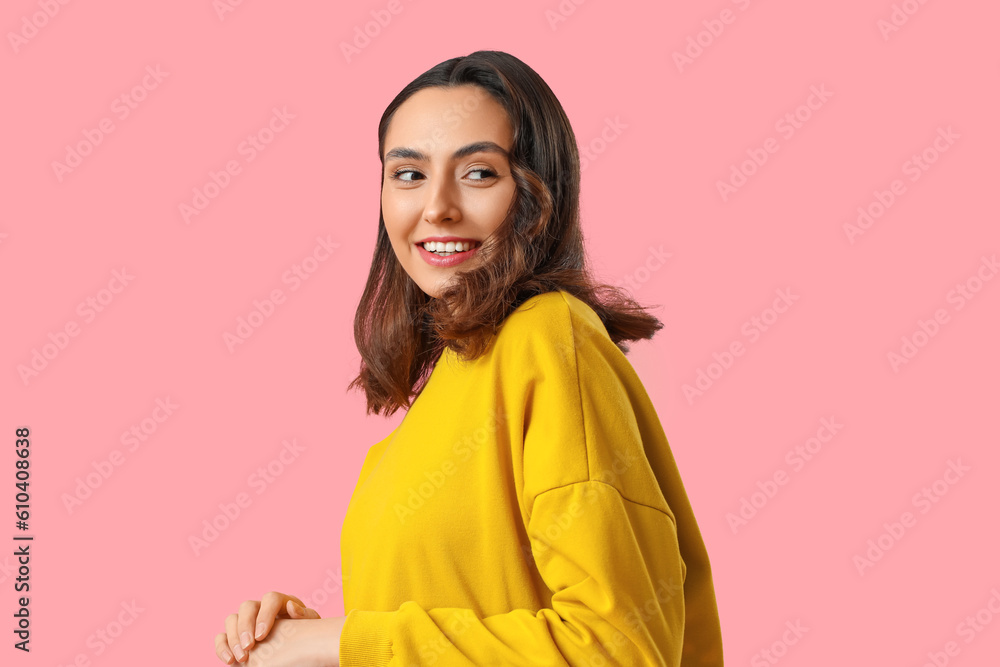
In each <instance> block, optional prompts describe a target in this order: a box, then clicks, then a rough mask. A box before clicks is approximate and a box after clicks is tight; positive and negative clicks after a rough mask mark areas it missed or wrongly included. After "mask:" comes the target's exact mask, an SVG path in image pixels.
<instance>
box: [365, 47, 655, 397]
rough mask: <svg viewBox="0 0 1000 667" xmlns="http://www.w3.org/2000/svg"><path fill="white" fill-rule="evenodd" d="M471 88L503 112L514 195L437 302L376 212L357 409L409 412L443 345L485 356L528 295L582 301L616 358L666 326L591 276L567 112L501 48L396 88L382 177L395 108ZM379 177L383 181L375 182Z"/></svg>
mask: <svg viewBox="0 0 1000 667" xmlns="http://www.w3.org/2000/svg"><path fill="white" fill-rule="evenodd" d="M462 85H473V86H478V87H480V88H482V89H483V90H485V91H486V92H487V93H489V94H490V95H491V96H492V97H493V98H494V99H495V100H496V101H497V102H499V103H500V105H501V106H502V107H503V108H504V109H505V110H506V112H507V116H508V118H509V120H510V123H511V127H512V129H513V137H514V143H513V146H512V147H511V151H510V167H511V175H512V177H513V179H514V182H515V184H516V190H515V195H514V199H513V201H512V203H511V207H510V209H509V210H508V211H507V215H506V217H505V218H504V220H503V221H502V222H501V224H500V226H499V227H498V228H497V229H496V231H495V232H494V233H493V234H491V235H490V237H488V238H487V239H484V240H483V242H482V245H481V246H480V247H479V250H478V251H477V255H478V257H479V260H480V261H479V262H477V265H476V266H475V267H474V268H472V269H469V270H466V271H456V272H455V274H454V276H453V278H454V279H453V280H451V281H449V282H448V283H447V286H446V287H445V288H444V289H443V290H442V292H441V294H440V295H439V298H432V297H430V296H428V295H427V294H426V293H425V292H424V291H423V290H421V289H420V287H419V286H418V285H417V284H416V283H415V282H414V281H413V279H412V278H410V276H409V274H407V273H406V271H405V270H404V269H403V267H402V265H401V264H400V263H399V261H398V259H397V258H396V255H395V252H394V251H393V249H392V245H391V242H390V240H389V235H388V233H387V232H386V228H385V219H384V218H383V216H382V211H381V207H380V209H379V221H378V236H377V239H376V242H375V251H374V253H373V255H372V263H371V268H370V270H369V272H368V280H367V282H366V283H365V288H364V292H363V294H362V295H361V301H360V302H359V304H358V309H357V312H356V314H355V317H354V340H355V342H356V343H357V346H358V351H359V352H360V353H361V368H360V372H359V373H358V376H357V377H356V378H354V380H352V381H351V383H350V384H349V385H348V387H347V390H348V391H350V390H351V389H353V388H360V389H362V390H363V391H364V393H365V396H366V399H367V409H366V414H370V413H373V412H374V413H384V414H385V415H386V416H389V415H391V414H393V413H394V412H395V411H396V410H398V409H399V408H401V407H406V408H407V409H408V408H409V406H410V405H411V404H412V401H413V400H416V397H417V396H418V395H419V394H420V391H421V390H422V389H423V387H424V385H425V384H426V382H427V379H428V378H429V376H430V372H431V371H432V370H433V367H434V364H435V363H436V361H437V359H438V358H439V356H440V354H441V353H442V352H443V351H444V348H445V347H446V346H447V347H450V348H451V349H452V350H454V351H455V352H457V353H458V354H459V355H461V356H462V357H463V358H466V359H475V358H477V357H479V356H480V355H482V354H483V353H484V352H485V351H486V350H487V348H488V347H489V343H490V341H491V339H492V337H493V336H494V335H495V334H496V332H497V330H498V329H499V327H500V325H501V323H502V322H503V321H504V319H505V318H506V317H507V315H509V314H510V313H511V312H513V311H514V310H515V309H516V308H517V307H518V306H519V305H520V304H521V303H523V302H524V301H525V300H527V299H529V298H531V297H532V296H535V295H537V294H542V293H545V292H551V291H556V290H564V291H566V292H568V293H570V294H572V295H574V296H576V297H577V298H579V299H580V300H582V301H584V302H585V303H587V304H588V305H589V306H590V307H591V308H593V310H594V312H595V313H596V314H597V315H598V317H600V319H601V321H602V322H603V323H604V327H605V328H606V329H607V332H608V335H609V336H610V337H611V340H612V341H614V343H615V345H617V346H618V348H619V349H620V350H621V351H622V352H623V353H626V354H627V353H628V346H627V345H625V344H624V343H625V342H626V341H635V340H639V339H650V338H652V337H653V335H654V334H655V333H656V332H657V331H659V330H660V329H661V328H663V324H662V323H661V322H660V321H659V320H658V319H657V318H656V317H654V316H652V315H650V314H649V313H647V312H645V307H643V306H640V305H639V304H638V303H637V302H636V301H635V300H634V299H632V298H631V297H630V296H628V294H627V293H626V292H625V291H624V290H622V289H620V288H618V287H615V286H612V285H608V284H605V283H598V282H596V281H595V280H594V279H593V278H592V277H591V270H590V264H589V261H588V259H587V257H586V254H585V252H584V247H583V233H582V231H581V229H580V157H579V153H578V151H577V143H576V137H575V135H574V133H573V128H572V127H571V126H570V122H569V119H568V118H567V117H566V113H565V111H564V110H563V108H562V105H561V104H560V103H559V100H558V99H557V98H556V96H555V94H554V93H553V92H552V90H551V89H550V88H549V86H548V85H547V84H546V83H545V81H544V80H543V79H542V78H541V77H540V76H539V75H538V74H537V73H536V72H535V71H534V70H533V69H531V68H530V67H528V65H526V64H525V63H523V62H522V61H521V60H519V59H517V58H515V57H514V56H512V55H510V54H508V53H505V52H503V51H476V52H475V53H471V54H469V55H467V56H462V57H457V58H451V59H449V60H446V61H444V62H442V63H440V64H438V65H436V66H434V67H432V68H431V69H429V70H427V71H426V72H424V73H423V74H421V75H420V76H418V77H417V78H416V79H414V80H413V81H412V82H411V83H409V84H408V85H407V86H406V87H405V88H403V90H402V91H400V92H399V94H398V95H396V97H395V99H393V100H392V102H391V103H390V104H389V106H388V107H387V108H386V110H385V112H384V113H383V114H382V119H381V121H379V126H378V150H379V161H380V162H382V170H381V171H382V173H380V176H379V177H380V179H384V175H383V174H384V168H385V164H384V157H383V156H384V154H385V136H386V133H387V131H388V128H389V123H390V122H391V121H392V118H393V115H394V114H395V112H396V110H397V109H398V108H399V107H400V105H402V104H403V102H405V101H406V100H407V99H408V98H409V97H410V96H411V95H413V94H414V93H415V92H417V91H418V90H422V89H424V88H428V87H431V86H440V87H443V88H452V87H455V86H462ZM383 184H384V180H383Z"/></svg>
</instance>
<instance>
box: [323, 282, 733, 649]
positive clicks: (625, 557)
mask: <svg viewBox="0 0 1000 667" xmlns="http://www.w3.org/2000/svg"><path fill="white" fill-rule="evenodd" d="M341 563H342V568H343V588H344V609H345V610H346V612H347V620H346V621H345V624H344V627H343V632H342V634H341V639H340V664H341V665H343V667H355V666H362V665H363V666H365V667H369V666H370V667H381V666H383V665H386V666H390V667H410V666H411V665H440V666H447V667H450V666H452V665H477V666H478V665H574V666H576V665H580V666H583V665H586V666H587V667H600V666H602V665H671V666H676V665H683V666H684V667H696V666H697V667H709V666H711V667H716V666H721V665H722V638H721V632H720V627H719V616H718V611H717V607H716V600H715V589H714V586H713V583H712V574H711V568H710V565H709V559H708V554H707V552H706V550H705V545H704V542H703V541H702V537H701V533H700V531H699V530H698V525H697V523H696V521H695V517H694V514H693V512H692V509H691V505H690V503H689V501H688V498H687V495H686V493H685V490H684V486H683V484H682V483H681V478H680V475H679V473H678V470H677V466H676V464H675V462H674V458H673V455H672V453H671V451H670V447H669V445H668V444H667V438H666V436H665V435H664V432H663V428H662V426H661V425H660V421H659V419H658V417H657V415H656V411H655V409H654V407H653V404H652V402H651V401H650V399H649V396H648V395H647V394H646V391H645V389H644V388H643V386H642V383H641V382H640V380H639V378H638V376H637V375H636V373H635V370H634V369H633V368H632V366H631V364H630V363H629V362H628V361H627V359H626V357H625V355H624V354H622V352H621V351H620V350H619V349H618V348H617V347H616V346H615V345H614V343H613V342H612V341H611V339H610V338H609V337H608V334H607V330H606V329H605V328H604V325H603V324H602V323H601V320H600V318H598V316H597V314H596V313H595V312H594V311H593V309H591V308H590V307H589V306H588V305H587V304H586V303H585V302H583V301H581V300H580V299H577V298H576V297H574V296H573V295H571V294H569V293H568V292H564V291H557V292H548V293H546V294H540V295H536V296H534V297H531V298H530V299H528V300H527V301H525V302H524V303H522V304H521V306H520V307H518V308H517V309H516V310H515V311H514V312H512V313H511V314H510V315H509V316H508V317H507V318H506V319H505V320H504V322H503V323H502V325H501V326H500V328H499V330H498V332H497V333H496V335H495V336H494V337H493V339H492V341H491V344H490V348H489V349H488V351H487V352H486V354H485V355H484V356H482V357H480V358H479V359H476V360H474V361H466V360H463V359H462V358H461V357H459V355H458V354H457V353H454V352H452V351H451V350H448V349H445V351H444V352H443V353H442V354H441V356H440V357H439V358H438V360H437V362H436V363H435V366H434V369H433V371H432V373H431V376H430V378H429V379H428V381H427V384H426V385H425V386H424V388H423V390H422V391H421V393H420V394H419V395H418V396H417V398H416V400H415V401H414V402H413V404H412V405H411V406H410V408H409V410H408V412H407V413H406V415H405V416H404V418H403V420H402V422H400V424H399V426H397V427H396V428H395V429H394V430H393V431H392V432H391V433H390V434H389V435H388V436H386V438H385V439H383V440H381V441H380V442H378V443H376V444H375V445H373V446H372V447H371V448H370V449H369V450H368V454H367V456H366V457H365V461H364V463H363V465H362V467H361V473H360V477H359V479H358V483H357V485H356V486H355V489H354V493H353V494H352V496H351V500H350V504H349V506H348V509H347V514H346V516H345V518H344V525H343V530H342V533H341Z"/></svg>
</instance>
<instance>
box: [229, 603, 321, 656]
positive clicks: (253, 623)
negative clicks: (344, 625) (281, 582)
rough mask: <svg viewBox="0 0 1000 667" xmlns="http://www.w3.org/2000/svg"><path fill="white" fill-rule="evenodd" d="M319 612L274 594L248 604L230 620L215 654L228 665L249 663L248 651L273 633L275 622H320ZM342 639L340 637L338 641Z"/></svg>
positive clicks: (230, 616)
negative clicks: (247, 659) (304, 620)
mask: <svg viewBox="0 0 1000 667" xmlns="http://www.w3.org/2000/svg"><path fill="white" fill-rule="evenodd" d="M319 617H320V616H319V612H317V611H316V610H315V609H309V608H307V607H306V606H305V605H304V604H303V603H302V600H300V599H298V598H297V597H295V596H294V595H285V594H284V593H278V592H276V591H271V592H270V593H265V594H264V595H263V597H261V599H260V601H259V602H258V601H257V600H247V601H246V602H244V603H243V604H241V605H240V610H239V612H238V613H236V614H230V615H229V616H227V617H226V631H225V632H220V633H219V634H217V635H216V636H215V652H216V654H217V655H218V656H219V660H222V661H223V662H224V663H226V664H227V665H229V664H233V660H234V656H235V660H236V661H237V662H241V663H243V662H245V661H246V658H247V650H248V649H251V648H253V646H254V644H256V643H257V642H259V641H261V640H263V639H264V637H266V636H267V634H268V633H269V632H270V631H271V627H272V625H274V622H275V618H289V619H318V618H319ZM338 639H339V637H338Z"/></svg>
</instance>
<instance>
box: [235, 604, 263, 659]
mask: <svg viewBox="0 0 1000 667" xmlns="http://www.w3.org/2000/svg"><path fill="white" fill-rule="evenodd" d="M258 609H260V602H258V601H257V600H247V601H246V602H244V603H243V604H241V605H240V618H239V620H238V621H237V623H236V633H237V635H238V636H239V638H240V646H242V647H243V650H244V651H249V650H250V649H251V648H253V645H254V638H253V634H254V625H256V623H257V610H258Z"/></svg>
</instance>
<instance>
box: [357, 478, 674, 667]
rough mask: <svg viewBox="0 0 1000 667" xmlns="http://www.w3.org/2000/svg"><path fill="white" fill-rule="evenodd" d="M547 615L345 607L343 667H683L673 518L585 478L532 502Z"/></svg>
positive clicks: (411, 605)
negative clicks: (548, 602)
mask: <svg viewBox="0 0 1000 667" xmlns="http://www.w3.org/2000/svg"><path fill="white" fill-rule="evenodd" d="M528 536H529V538H530V540H531V545H532V552H533V554H534V558H535V564H536V566H537V567H538V570H539V573H540V574H541V575H542V578H543V579H544V580H545V582H546V583H547V584H548V586H549V588H550V590H552V591H553V595H552V601H551V608H544V609H539V610H538V611H536V612H532V611H529V610H527V609H517V610H514V611H511V612H508V613H505V614H497V615H493V616H487V617H484V618H481V617H477V616H476V614H474V613H473V612H472V611H471V610H469V609H458V608H436V609H422V608H421V607H420V606H419V605H417V604H416V603H415V602H405V603H403V604H402V605H401V606H400V607H399V609H398V610H396V611H374V612H373V611H361V610H357V609H355V610H352V611H351V612H350V613H349V614H348V615H347V620H346V622H345V624H344V627H343V630H342V635H341V640H340V664H341V665H342V666H343V667H355V666H362V665H363V666H365V667H383V666H386V667H396V666H397V665H398V666H399V667H402V666H404V665H405V666H407V667H409V665H440V666H441V667H451V666H458V665H463V666H468V665H574V666H575V665H581V666H582V665H587V666H588V667H589V666H592V665H670V666H676V665H679V664H680V660H681V649H682V644H683V628H684V593H683V583H684V576H685V566H684V563H683V562H682V560H681V559H680V558H679V556H677V544H676V532H675V530H674V521H673V519H672V517H671V516H669V515H668V514H666V513H664V512H662V511H661V510H658V509H654V508H651V507H648V506H645V505H640V504H638V503H634V502H631V501H629V500H627V499H625V498H623V497H622V495H621V494H620V493H619V492H618V491H617V490H616V489H615V488H614V487H613V486H611V485H609V484H606V483H604V482H601V481H584V482H579V483H575V484H570V485H567V486H562V487H559V488H555V489H551V490H548V491H546V492H544V493H542V494H539V495H538V497H537V498H536V499H535V503H534V510H533V512H532V515H531V520H530V522H529V525H528Z"/></svg>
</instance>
